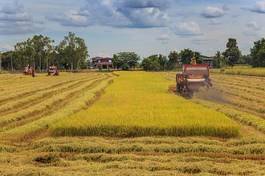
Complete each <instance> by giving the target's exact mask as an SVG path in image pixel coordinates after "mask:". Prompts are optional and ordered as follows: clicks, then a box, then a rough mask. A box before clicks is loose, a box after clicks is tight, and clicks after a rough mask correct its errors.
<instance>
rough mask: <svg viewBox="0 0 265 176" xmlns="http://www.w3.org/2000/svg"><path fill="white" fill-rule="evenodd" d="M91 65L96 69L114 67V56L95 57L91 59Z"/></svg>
mask: <svg viewBox="0 0 265 176" xmlns="http://www.w3.org/2000/svg"><path fill="white" fill-rule="evenodd" d="M91 67H92V68H94V69H113V62H112V58H110V57H94V58H92V59H91Z"/></svg>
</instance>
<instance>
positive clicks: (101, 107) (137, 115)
mask: <svg viewBox="0 0 265 176" xmlns="http://www.w3.org/2000/svg"><path fill="white" fill-rule="evenodd" d="M119 74H120V76H119V77H117V78H116V79H115V81H114V84H112V85H111V86H110V87H109V88H108V89H107V90H106V93H105V95H103V96H102V98H101V99H100V100H99V101H97V102H96V103H95V104H94V105H93V106H92V107H91V108H89V109H88V110H84V111H81V112H79V113H77V114H74V115H72V116H70V117H69V118H67V119H65V120H64V121H58V122H57V123H55V124H53V125H52V126H51V129H52V131H53V134H54V135H56V136H114V137H136V136H215V137H223V138H227V137H234V136H237V135H238V134H239V128H238V126H237V124H236V123H235V122H233V121H232V120H230V119H229V118H228V117H227V116H225V115H223V114H222V113H219V112H216V111H214V110H210V109H207V108H205V107H203V106H201V105H198V104H195V103H192V102H190V101H188V100H185V99H184V98H182V97H179V96H175V95H172V94H170V93H168V86H169V85H170V84H172V83H173V82H172V81H170V80H167V79H165V78H164V75H163V74H161V73H146V72H132V73H130V72H119Z"/></svg>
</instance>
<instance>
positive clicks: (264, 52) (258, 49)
mask: <svg viewBox="0 0 265 176" xmlns="http://www.w3.org/2000/svg"><path fill="white" fill-rule="evenodd" d="M250 55H251V58H252V59H251V61H250V63H251V65H252V66H253V67H265V39H264V38H262V39H261V40H259V41H256V42H254V46H253V48H251V54H250Z"/></svg>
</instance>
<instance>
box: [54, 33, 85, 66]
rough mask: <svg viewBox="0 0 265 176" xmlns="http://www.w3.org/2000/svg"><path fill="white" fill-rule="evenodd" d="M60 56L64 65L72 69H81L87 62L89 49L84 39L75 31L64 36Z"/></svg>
mask: <svg viewBox="0 0 265 176" xmlns="http://www.w3.org/2000/svg"><path fill="white" fill-rule="evenodd" d="M57 51H58V55H59V58H61V59H62V65H64V66H65V67H66V68H69V66H70V69H71V70H76V69H79V68H80V67H81V66H82V65H84V64H85V62H86V59H87V56H88V50H87V47H86V44H85V41H84V39H82V38H80V37H77V36H76V35H75V34H74V33H71V32H70V33H69V34H68V36H65V37H64V40H63V41H62V42H61V43H60V44H59V46H58V48H57Z"/></svg>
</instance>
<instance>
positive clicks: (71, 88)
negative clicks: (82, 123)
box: [0, 73, 113, 138]
mask: <svg viewBox="0 0 265 176" xmlns="http://www.w3.org/2000/svg"><path fill="white" fill-rule="evenodd" d="M1 76H3V75H1ZM8 77H9V79H3V80H1V82H0V83H1V89H2V90H3V91H2V92H1V94H0V116H1V118H0V129H1V131H2V133H3V134H4V135H2V136H3V137H6V136H8V138H9V137H11V136H23V135H27V134H28V133H29V134H30V133H34V131H39V130H41V129H43V128H45V129H47V128H48V126H49V124H50V123H53V122H54V121H56V120H58V119H60V118H63V117H66V116H68V115H70V114H73V113H75V112H78V111H80V110H82V109H83V108H86V107H87V106H88V105H89V104H90V102H91V101H93V99H95V97H96V96H97V94H100V91H102V90H103V89H104V88H105V87H106V86H107V85H108V83H109V81H110V80H111V79H112V77H113V75H111V74H98V73H89V74H87V73H83V74H70V73H65V74H62V75H61V76H60V77H47V76H45V75H40V76H38V77H36V78H34V79H33V78H31V77H25V76H18V75H14V76H13V75H9V76H8ZM12 79H14V81H10V80H12ZM47 81H48V82H49V84H47ZM21 85H24V86H21Z"/></svg>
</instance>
